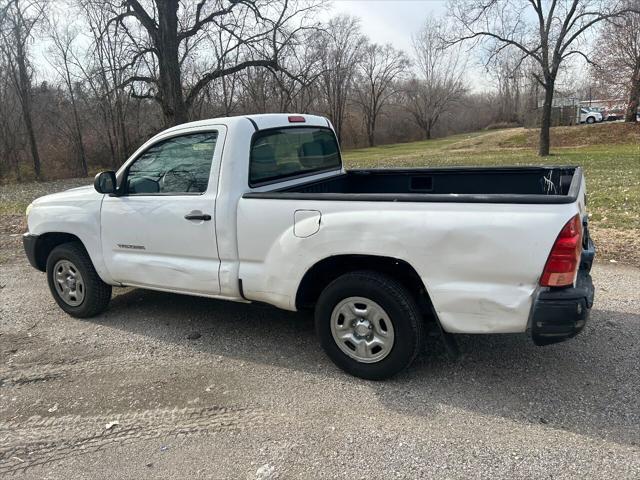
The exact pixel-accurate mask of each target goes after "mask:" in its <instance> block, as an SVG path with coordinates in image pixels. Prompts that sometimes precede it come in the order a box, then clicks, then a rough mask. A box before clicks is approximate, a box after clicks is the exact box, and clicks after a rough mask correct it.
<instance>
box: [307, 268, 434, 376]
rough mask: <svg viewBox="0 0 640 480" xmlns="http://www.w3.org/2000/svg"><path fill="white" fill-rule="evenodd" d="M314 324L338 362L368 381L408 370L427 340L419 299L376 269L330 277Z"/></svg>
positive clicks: (330, 355) (343, 368)
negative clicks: (418, 303) (424, 337)
mask: <svg viewBox="0 0 640 480" xmlns="http://www.w3.org/2000/svg"><path fill="white" fill-rule="evenodd" d="M365 307H366V308H365ZM356 312H357V313H356ZM387 322H388V323H387ZM315 325H316V333H317V335H318V337H319V339H320V344H321V345H322V348H323V349H324V350H325V352H326V353H327V355H328V356H329V358H330V359H331V360H332V361H333V363H335V364H336V365H337V366H338V367H340V368H341V369H342V370H344V371H345V372H347V373H350V374H351V375H354V376H356V377H360V378H364V379H367V380H384V379H386V378H389V377H392V376H393V375H395V374H397V373H399V372H401V371H402V370H404V369H406V368H407V367H409V365H411V363H412V362H413V360H414V359H415V358H416V356H417V355H418V353H419V352H420V350H421V348H422V345H423V336H422V335H423V318H422V315H421V313H420V310H419V308H418V305H417V304H416V301H415V299H414V298H413V297H412V296H411V294H410V293H409V292H408V291H407V290H406V289H405V288H404V287H403V286H402V285H401V284H400V283H398V282H397V281H396V280H394V279H393V278H390V277H388V276H386V275H382V274H379V273H375V272H369V271H357V272H352V273H347V274H345V275H342V276H341V277H339V278H337V279H336V280H334V281H333V282H331V283H330V284H329V285H328V286H327V287H326V288H325V289H324V291H323V292H322V293H321V294H320V298H319V299H318V302H317V304H316V310H315ZM354 325H355V326H354ZM367 328H368V329H369V334H368V336H366V335H367V333H366V332H367ZM345 337H346V339H345ZM363 342H364V343H363ZM381 342H382V343H381ZM371 344H374V345H375V346H373V347H372V348H369V347H368V345H371ZM380 345H384V346H380ZM378 348H379V350H378Z"/></svg>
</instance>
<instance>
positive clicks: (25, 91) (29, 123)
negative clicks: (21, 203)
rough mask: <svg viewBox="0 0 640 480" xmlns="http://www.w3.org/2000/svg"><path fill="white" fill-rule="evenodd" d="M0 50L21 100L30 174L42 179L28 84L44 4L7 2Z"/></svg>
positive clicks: (16, 0)
mask: <svg viewBox="0 0 640 480" xmlns="http://www.w3.org/2000/svg"><path fill="white" fill-rule="evenodd" d="M2 13H3V15H2V22H1V23H0V51H1V52H2V55H3V56H4V59H5V64H6V66H7V68H8V70H9V72H10V78H11V81H12V82H13V85H14V87H15V91H16V93H17V95H18V98H19V100H20V106H21V109H22V117H23V121H24V126H25V130H26V132H27V137H28V140H29V148H30V150H31V158H32V160H33V171H34V174H35V177H36V179H38V180H40V178H41V166H40V153H39V151H38V143H37V141H36V134H35V128H34V125H33V114H32V101H33V92H32V87H31V81H32V78H33V68H32V66H31V62H30V59H29V42H30V40H31V39H32V36H33V33H34V29H35V27H36V26H37V25H38V24H39V22H40V21H41V20H42V18H43V16H44V4H43V3H42V2H40V1H39V0H30V1H26V2H23V1H21V0H10V1H9V2H8V4H7V5H5V6H4V8H3V9H2Z"/></svg>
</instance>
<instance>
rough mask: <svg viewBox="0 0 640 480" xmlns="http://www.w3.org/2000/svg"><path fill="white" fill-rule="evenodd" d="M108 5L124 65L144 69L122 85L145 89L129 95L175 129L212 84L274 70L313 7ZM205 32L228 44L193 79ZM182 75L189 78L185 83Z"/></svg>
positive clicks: (268, 2)
mask: <svg viewBox="0 0 640 480" xmlns="http://www.w3.org/2000/svg"><path fill="white" fill-rule="evenodd" d="M111 5H112V7H113V11H114V16H113V18H112V22H111V24H112V25H113V28H115V29H123V30H124V31H125V32H126V34H127V37H128V39H129V46H130V51H131V56H130V62H129V64H128V65H129V66H136V65H138V66H139V65H140V64H144V66H145V67H147V69H148V73H146V74H139V73H136V74H133V75H131V76H130V77H128V78H127V79H125V80H124V82H123V85H126V84H129V85H132V86H134V85H144V86H145V90H144V91H142V92H139V91H138V92H136V91H133V95H134V96H136V97H138V98H148V99H153V100H156V101H157V102H158V103H159V104H160V106H161V108H162V112H163V114H164V118H165V122H166V123H167V124H168V125H174V124H177V123H182V122H185V121H187V119H188V114H189V109H190V108H191V106H192V105H193V103H194V102H195V100H196V99H197V97H198V96H199V95H200V94H201V93H202V91H203V89H204V88H205V87H206V86H207V85H208V84H209V83H210V82H212V81H213V80H215V79H219V78H222V77H225V76H227V75H231V74H233V73H236V72H239V71H242V70H244V69H246V68H249V67H265V68H270V69H272V70H278V69H279V68H280V67H279V63H278V54H279V52H280V50H281V49H282V48H283V45H286V44H287V42H288V41H289V39H290V38H291V36H293V35H295V34H296V33H297V32H299V31H301V30H304V29H305V28H306V24H304V23H301V22H300V19H301V18H305V19H309V15H310V12H312V11H313V10H314V9H315V8H316V5H317V3H309V2H305V3H301V1H300V0H233V1H230V2H225V1H224V0H200V1H199V2H198V3H197V4H195V5H194V4H191V3H185V4H183V3H182V2H179V0H153V1H152V2H151V1H150V2H147V3H145V4H143V3H141V2H140V1H138V0H124V1H123V2H122V7H120V6H119V5H113V4H111ZM296 22H297V23H296ZM208 30H213V31H214V32H224V33H225V34H226V36H227V37H228V38H230V39H232V42H230V43H229V46H228V48H227V49H226V50H225V51H224V52H222V53H223V54H222V56H218V58H216V59H214V63H213V64H212V65H207V66H206V69H205V70H206V71H205V72H204V73H202V74H198V73H197V72H196V68H192V69H191V70H189V66H192V67H195V66H196V65H195V63H194V61H193V57H192V54H193V53H194V52H195V51H197V49H198V48H202V46H203V44H204V43H206V42H205V40H206V37H207V36H206V32H207V31H208ZM235 51H240V52H241V55H240V58H239V60H238V61H237V62H236V63H233V64H229V63H228V58H229V56H230V55H231V54H233V53H234V52H235ZM185 74H188V75H187V76H189V77H191V78H189V79H185V78H184V77H185ZM187 80H190V81H189V82H188V81H187ZM187 83H189V84H190V85H189V87H188V88H187Z"/></svg>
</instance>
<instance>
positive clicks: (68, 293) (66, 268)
mask: <svg viewBox="0 0 640 480" xmlns="http://www.w3.org/2000/svg"><path fill="white" fill-rule="evenodd" d="M53 281H54V283H55V287H56V292H57V293H58V296H59V297H60V298H61V299H62V300H63V301H64V303H66V304H67V305H69V306H71V307H77V306H78V305H80V304H81V303H82V301H83V300H84V294H85V288H84V280H83V279H82V274H81V273H80V270H78V268H77V267H76V266H75V265H74V264H73V263H72V262H70V261H69V260H58V261H57V262H56V264H55V265H54V267H53Z"/></svg>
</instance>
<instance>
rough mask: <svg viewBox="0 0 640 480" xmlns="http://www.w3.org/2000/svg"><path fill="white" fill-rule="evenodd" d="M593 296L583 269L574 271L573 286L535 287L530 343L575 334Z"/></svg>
mask: <svg viewBox="0 0 640 480" xmlns="http://www.w3.org/2000/svg"><path fill="white" fill-rule="evenodd" d="M594 296H595V288H594V286H593V281H592V279H591V275H589V273H587V271H586V270H584V269H582V270H580V271H579V272H578V278H577V281H576V286H575V287H568V288H545V289H541V290H539V291H538V292H537V294H536V297H535V299H534V302H533V306H532V308H531V318H530V327H529V329H530V334H531V339H532V340H533V343H535V344H536V345H539V346H543V345H551V344H553V343H558V342H562V341H564V340H567V339H569V338H572V337H575V336H576V335H577V334H578V333H580V332H581V331H582V329H583V328H584V326H585V324H586V322H587V320H588V319H589V313H590V311H591V307H592V306H593V299H594Z"/></svg>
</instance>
